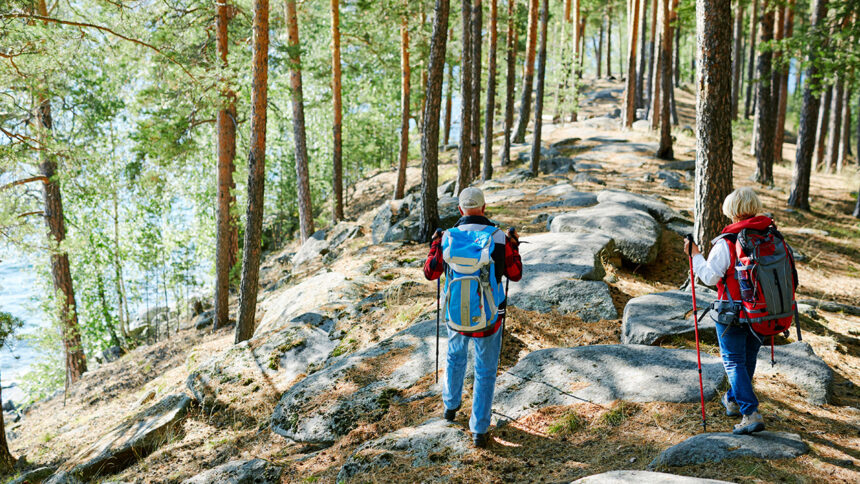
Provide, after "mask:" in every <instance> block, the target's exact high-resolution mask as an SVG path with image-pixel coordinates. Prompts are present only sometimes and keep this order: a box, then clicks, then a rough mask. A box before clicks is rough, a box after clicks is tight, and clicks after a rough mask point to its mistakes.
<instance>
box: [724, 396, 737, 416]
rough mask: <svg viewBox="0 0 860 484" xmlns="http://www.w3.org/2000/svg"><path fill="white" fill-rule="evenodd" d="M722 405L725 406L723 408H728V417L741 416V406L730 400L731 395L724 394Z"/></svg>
mask: <svg viewBox="0 0 860 484" xmlns="http://www.w3.org/2000/svg"><path fill="white" fill-rule="evenodd" d="M720 403H722V404H723V407H725V408H726V416H727V417H739V416H740V414H741V406H740V405H738V404H737V402H732V401H730V400H729V394H728V393H723V398H721V399H720Z"/></svg>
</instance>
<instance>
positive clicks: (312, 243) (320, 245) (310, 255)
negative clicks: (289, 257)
mask: <svg viewBox="0 0 860 484" xmlns="http://www.w3.org/2000/svg"><path fill="white" fill-rule="evenodd" d="M327 232H328V231H327V230H325V229H322V230H317V231H316V232H314V233H313V235H311V236H310V237H309V238H308V240H306V241H305V242H304V243H303V244H302V247H301V248H300V249H299V251H298V252H296V255H295V256H294V257H293V261H292V262H293V266H294V267H299V266H302V265H304V264H307V263H308V262H310V261H312V260H314V259H317V258H319V257H321V256H323V255H325V254H326V253H328V251H329V244H328V242H327V241H326V240H325V237H326V233H327Z"/></svg>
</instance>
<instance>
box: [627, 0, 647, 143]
mask: <svg viewBox="0 0 860 484" xmlns="http://www.w3.org/2000/svg"><path fill="white" fill-rule="evenodd" d="M639 3H640V0H630V1H629V4H628V5H629V6H630V10H629V13H628V15H627V19H628V22H627V31H628V32H629V34H628V35H627V45H628V48H627V73H628V75H627V82H626V84H627V88H626V89H625V90H624V111H623V113H622V115H623V120H622V123H623V124H622V125H623V126H624V127H626V128H630V127H632V126H633V121H635V120H636V95H637V94H636V93H637V92H639V90H638V89H637V88H636V79H637V76H636V75H635V73H636V59H637V56H636V41H637V38H636V37H637V36H638V35H639ZM643 34H644V32H643ZM643 37H644V35H643Z"/></svg>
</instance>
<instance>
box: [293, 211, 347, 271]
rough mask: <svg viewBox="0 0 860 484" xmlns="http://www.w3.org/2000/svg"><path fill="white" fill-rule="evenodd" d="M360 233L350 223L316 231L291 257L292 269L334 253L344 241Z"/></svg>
mask: <svg viewBox="0 0 860 484" xmlns="http://www.w3.org/2000/svg"><path fill="white" fill-rule="evenodd" d="M360 233H361V228H360V227H359V226H358V225H356V224H354V223H350V222H340V223H338V224H337V225H335V226H334V227H329V228H327V229H322V230H317V231H316V232H314V234H313V235H311V236H310V238H308V240H306V241H305V243H304V244H302V247H301V248H300V249H299V251H298V252H296V255H295V256H293V260H292V263H293V267H300V266H302V265H304V264H307V263H308V262H311V261H313V260H315V259H317V258H319V257H322V256H324V255H326V254H328V253H329V252H332V251H334V250H335V249H337V248H338V247H339V246H340V245H341V244H343V243H344V242H345V241H347V240H350V239H353V238H355V237H356V236H358V235H359V234H360Z"/></svg>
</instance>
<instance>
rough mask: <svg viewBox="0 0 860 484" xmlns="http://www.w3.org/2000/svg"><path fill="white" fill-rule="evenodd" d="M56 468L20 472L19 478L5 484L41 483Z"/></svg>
mask: <svg viewBox="0 0 860 484" xmlns="http://www.w3.org/2000/svg"><path fill="white" fill-rule="evenodd" d="M56 470H57V468H56V467H54V466H44V467H37V468H35V469H32V470H29V471H27V472H22V473H21V475H20V476H18V477H16V478H15V479H12V480H11V481H9V482H7V483H6V484H31V483H36V482H42V481H43V480H45V479H47V478H48V477H49V476H50V475H51V474H53V473H54V471H56Z"/></svg>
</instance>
